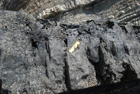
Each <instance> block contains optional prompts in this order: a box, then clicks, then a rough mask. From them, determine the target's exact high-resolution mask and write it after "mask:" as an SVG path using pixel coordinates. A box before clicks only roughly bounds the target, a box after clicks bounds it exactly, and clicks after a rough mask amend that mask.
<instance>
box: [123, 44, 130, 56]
mask: <svg viewBox="0 0 140 94" xmlns="http://www.w3.org/2000/svg"><path fill="white" fill-rule="evenodd" d="M124 51H125V53H126V54H128V55H129V50H128V47H127V46H126V45H125V46H124Z"/></svg>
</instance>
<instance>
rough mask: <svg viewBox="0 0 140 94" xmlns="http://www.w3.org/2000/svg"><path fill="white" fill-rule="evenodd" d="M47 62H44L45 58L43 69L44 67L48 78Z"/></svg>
mask: <svg viewBox="0 0 140 94" xmlns="http://www.w3.org/2000/svg"><path fill="white" fill-rule="evenodd" d="M47 67H48V66H47V62H46V59H45V69H46V71H45V73H46V76H47V77H48V78H49V72H48V70H47Z"/></svg>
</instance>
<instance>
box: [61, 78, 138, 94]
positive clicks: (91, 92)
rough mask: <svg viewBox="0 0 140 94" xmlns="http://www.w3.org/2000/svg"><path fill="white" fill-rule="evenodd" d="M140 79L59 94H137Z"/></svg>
mask: <svg viewBox="0 0 140 94" xmlns="http://www.w3.org/2000/svg"><path fill="white" fill-rule="evenodd" d="M139 88H140V79H136V80H132V81H126V82H121V83H115V84H108V85H101V86H94V87H90V88H85V89H79V90H74V91H70V92H65V93H60V94H128V93H129V94H130V93H131V94H139V92H140V89H139Z"/></svg>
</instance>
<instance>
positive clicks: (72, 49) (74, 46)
mask: <svg viewBox="0 0 140 94" xmlns="http://www.w3.org/2000/svg"><path fill="white" fill-rule="evenodd" d="M79 44H80V41H77V42H76V43H75V44H74V45H73V46H72V47H71V48H70V50H69V52H70V53H72V52H74V51H75V49H76V48H77V47H78V45H79Z"/></svg>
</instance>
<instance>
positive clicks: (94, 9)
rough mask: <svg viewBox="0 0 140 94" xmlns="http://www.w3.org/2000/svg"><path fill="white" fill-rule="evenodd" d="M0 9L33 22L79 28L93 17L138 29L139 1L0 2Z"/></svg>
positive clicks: (56, 0)
mask: <svg viewBox="0 0 140 94" xmlns="http://www.w3.org/2000/svg"><path fill="white" fill-rule="evenodd" d="M0 9H2V10H16V11H24V12H27V13H30V14H32V15H34V16H35V17H37V18H41V19H46V18H53V20H55V21H56V20H57V21H60V22H64V23H65V22H68V23H72V22H73V24H79V23H81V22H83V21H84V22H86V21H87V20H89V19H92V18H93V16H94V15H96V14H97V15H98V16H99V15H100V16H102V17H103V18H106V19H115V20H117V21H120V22H123V23H132V24H133V25H140V20H139V19H140V18H139V15H140V13H139V12H140V0H1V1H0ZM94 17H95V16H94Z"/></svg>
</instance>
